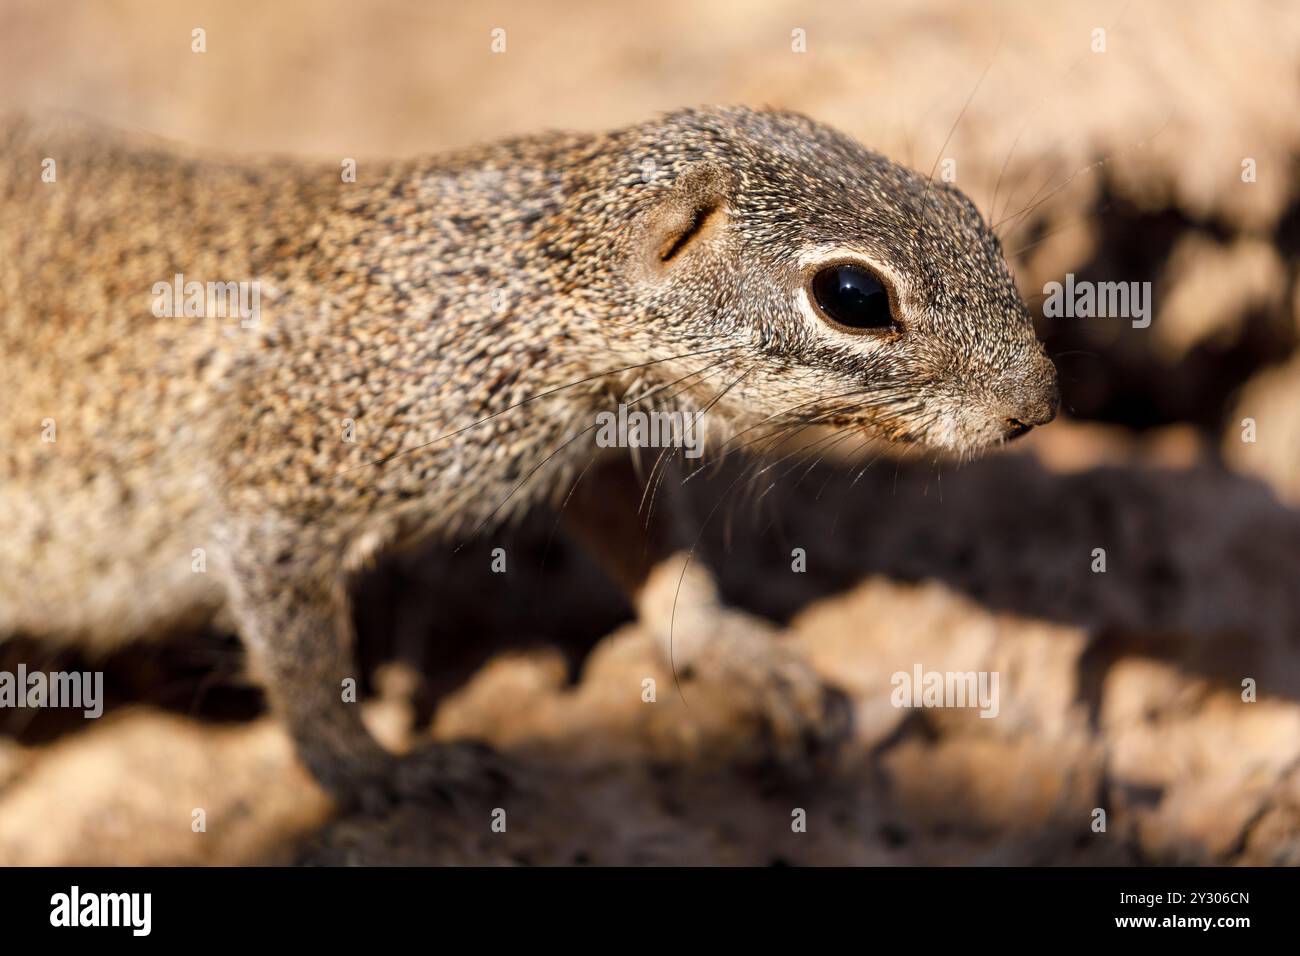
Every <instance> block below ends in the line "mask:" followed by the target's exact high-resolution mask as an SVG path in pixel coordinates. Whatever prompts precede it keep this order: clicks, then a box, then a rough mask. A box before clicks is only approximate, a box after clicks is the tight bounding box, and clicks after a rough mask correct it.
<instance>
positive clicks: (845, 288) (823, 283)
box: [812, 263, 897, 330]
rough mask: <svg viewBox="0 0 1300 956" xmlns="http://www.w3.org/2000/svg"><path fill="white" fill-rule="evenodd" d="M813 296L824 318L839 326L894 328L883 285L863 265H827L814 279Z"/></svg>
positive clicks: (887, 295)
mask: <svg viewBox="0 0 1300 956" xmlns="http://www.w3.org/2000/svg"><path fill="white" fill-rule="evenodd" d="M812 294H813V298H814V299H816V300H817V306H818V307H819V308H820V309H821V310H822V312H823V313H824V314H825V315H826V317H827V318H829V319H830V320H831V321H832V322H836V323H838V324H840V325H846V326H848V327H849V328H851V329H882V330H883V329H893V328H895V327H896V325H897V323H895V321H894V313H893V310H892V309H891V308H890V304H889V293H888V292H886V291H885V286H884V284H883V283H882V282H881V281H880V280H879V279H877V278H876V277H875V276H874V275H873V274H872V273H870V272H868V271H867V270H866V269H864V268H862V266H855V265H853V264H852V263H841V264H840V265H837V266H827V267H826V268H825V269H823V270H821V272H818V273H817V274H816V275H815V276H813V280H812Z"/></svg>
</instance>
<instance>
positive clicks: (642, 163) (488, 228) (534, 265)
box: [0, 109, 1056, 793]
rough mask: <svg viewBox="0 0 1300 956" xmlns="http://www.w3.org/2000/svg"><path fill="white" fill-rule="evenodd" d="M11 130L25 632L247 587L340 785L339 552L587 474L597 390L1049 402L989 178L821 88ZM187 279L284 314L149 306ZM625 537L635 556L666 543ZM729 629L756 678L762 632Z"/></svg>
mask: <svg viewBox="0 0 1300 956" xmlns="http://www.w3.org/2000/svg"><path fill="white" fill-rule="evenodd" d="M0 147H2V150H0V155H2V158H0V199H2V201H3V215H2V216H0V383H3V388H4V390H5V394H4V400H3V404H2V405H0V447H2V448H3V451H0V639H3V637H4V636H6V635H7V634H11V633H15V632H23V633H26V634H29V635H33V636H37V637H41V636H48V637H49V638H50V639H51V640H63V641H78V642H82V643H86V644H90V645H91V646H95V647H101V648H103V647H107V646H111V645H112V644H113V643H115V642H119V641H122V640H127V639H132V638H141V637H147V636H149V635H150V634H152V633H162V632H165V631H167V630H168V629H172V628H175V627H177V626H179V625H181V624H183V623H186V622H193V621H198V620H201V619H202V618H203V617H204V616H207V615H210V614H212V613H213V612H214V611H215V610H216V609H217V608H219V607H221V606H223V605H227V604H228V605H229V606H230V607H231V608H232V610H233V612H234V615H235V619H236V621H237V623H238V626H239V629H240V632H241V634H242V635H243V637H244V638H245V640H246V641H247V642H248V644H249V647H250V650H251V651H252V656H253V658H254V660H255V662H256V663H257V665H258V667H259V669H260V670H261V672H262V673H263V674H264V675H265V677H266V680H267V681H268V683H269V689H270V691H271V697H272V700H273V702H274V703H275V704H276V706H277V709H278V710H280V712H281V713H282V714H283V716H285V717H286V719H287V720H288V722H289V724H290V727H291V729H292V730H293V732H294V734H295V737H296V739H297V741H298V744H299V748H300V752H301V753H302V755H303V757H304V759H305V760H306V762H307V763H308V765H309V766H310V767H311V768H312V769H313V770H314V771H315V772H316V773H317V775H318V777H320V778H321V779H322V781H323V782H325V783H326V784H327V785H329V786H331V788H332V789H334V790H335V791H336V792H340V793H347V792H350V791H351V790H352V788H353V786H354V781H357V780H364V779H372V780H373V779H375V778H376V777H380V778H382V777H383V775H384V774H385V773H387V771H385V770H384V769H383V767H386V766H387V765H388V763H387V759H386V758H385V757H383V756H382V755H381V754H380V752H379V751H378V748H377V747H375V745H374V744H373V743H372V742H371V741H370V740H369V738H368V737H367V736H366V735H365V734H364V731H362V730H361V725H360V722H359V721H358V720H357V718H356V715H355V711H354V709H353V708H351V707H350V706H349V705H348V704H346V703H340V694H339V686H340V681H342V680H344V679H346V678H347V677H349V676H351V675H352V673H353V670H354V667H353V663H352V660H351V653H350V627H349V623H348V604H347V596H346V585H347V581H348V577H349V575H350V573H351V572H352V571H354V570H355V569H356V567H357V566H358V565H359V564H360V563H362V562H364V561H365V560H366V559H367V558H369V557H370V556H371V555H373V554H374V553H375V552H377V551H378V550H380V549H383V548H386V547H388V546H390V545H392V544H394V543H396V542H398V541H400V540H405V539H410V538H420V537H428V536H431V535H432V536H437V535H443V536H447V537H451V536H454V535H460V534H465V533H471V532H474V531H476V530H478V529H480V528H487V527H491V526H492V525H493V524H495V523H497V522H499V521H501V520H503V519H505V518H506V517H507V516H508V515H510V514H512V513H515V512H518V511H519V510H522V509H523V508H526V507H528V506H529V504H530V503H533V502H536V501H537V500H538V498H539V497H541V496H552V497H563V495H564V494H565V493H566V491H567V489H568V488H569V487H570V486H571V485H572V483H573V482H574V481H575V480H576V479H578V478H579V477H581V476H582V475H584V474H585V473H586V471H587V469H588V467H589V466H590V465H591V463H592V461H593V458H594V456H595V455H596V454H597V451H596V449H595V448H594V447H593V441H592V438H593V435H592V433H593V432H594V428H595V425H594V415H595V414H596V413H597V412H599V411H600V410H607V409H611V408H613V407H614V406H615V405H617V404H619V403H627V404H630V405H638V404H639V405H640V406H641V407H643V408H650V407H654V406H659V405H663V406H665V407H670V408H671V407H679V408H687V409H693V410H697V411H699V412H700V413H701V414H702V416H703V424H704V426H705V428H706V430H707V432H708V434H709V436H710V438H711V445H712V447H714V448H717V447H719V446H720V445H725V444H727V443H728V442H729V441H735V440H736V439H738V438H740V437H742V436H744V435H745V434H746V433H747V432H749V433H751V434H753V435H755V436H762V435H763V434H764V432H765V429H768V428H769V423H775V425H776V426H784V425H786V424H790V423H794V424H804V423H809V422H811V423H822V424H830V425H835V426H840V427H847V428H853V429H857V430H862V431H864V432H866V433H870V434H874V435H877V436H881V437H884V438H889V439H901V440H920V441H929V442H931V443H934V444H937V445H944V446H948V447H950V448H954V449H956V450H958V451H960V452H963V453H965V452H968V451H972V450H974V449H977V448H979V447H982V446H984V445H987V444H990V443H994V442H997V441H1000V440H1002V439H1003V438H1005V437H1007V436H1008V435H1011V434H1016V433H1018V432H1019V431H1021V430H1024V429H1025V428H1027V427H1028V426H1029V425H1031V424H1034V423H1036V422H1041V421H1046V420H1048V419H1049V418H1050V417H1051V415H1052V414H1053V413H1054V411H1055V401H1056V399H1055V375H1054V372H1053V371H1052V368H1051V364H1050V362H1048V361H1047V360H1046V359H1045V357H1044V356H1043V355H1042V352H1041V347H1040V346H1039V345H1038V343H1037V341H1036V339H1035V338H1034V335H1033V330H1032V326H1031V324H1030V323H1029V321H1028V313H1027V311H1026V310H1025V308H1024V305H1023V303H1022V302H1021V301H1020V299H1019V296H1018V295H1017V293H1016V291H1015V288H1014V284H1013V283H1012V282H1011V279H1010V274H1009V272H1008V271H1007V268H1006V265H1005V262H1004V261H1003V259H1002V256H1001V252H1000V249H999V247H998V244H997V241H996V239H995V238H994V237H993V236H992V234H991V232H990V231H989V230H988V229H987V227H985V226H984V224H983V222H982V220H981V219H980V217H979V215H978V212H976V211H975V209H974V207H973V206H971V204H970V203H969V202H968V201H967V200H965V198H964V197H962V196H961V195H960V194H959V193H957V192H956V191H955V190H953V189H951V188H949V187H947V186H944V185H941V184H937V183H933V184H932V183H930V182H929V181H927V180H926V179H925V178H923V177H919V176H917V175H915V174H914V173H911V172H909V171H907V170H904V169H902V168H901V167H898V166H896V165H894V164H892V163H890V162H889V161H888V160H886V159H884V158H883V157H880V156H878V155H877V154H874V153H870V152H868V151H867V150H864V149H862V147H860V146H858V145H857V144H856V143H854V142H852V141H851V140H848V139H847V138H845V137H843V136H841V135H839V134H837V133H834V132H833V131H831V130H828V129H826V128H825V127H821V126H819V125H817V124H815V123H812V122H811V121H809V120H807V119H804V118H803V117H799V116H794V115H791V114H781V113H763V112H753V111H749V110H743V109H735V110H687V111H682V112H680V113H676V114H673V115H671V116H669V117H665V118H663V119H662V120H659V121H656V122H653V123H647V124H644V125H642V126H638V127H632V128H629V129H625V130H620V131H616V132H614V133H609V134H603V135H591V136H582V135H546V136H540V137H536V138H531V139H522V140H515V141H510V142H506V143H501V144H496V145H490V146H486V147H482V148H478V149H474V150H469V151H466V152H463V153H460V154H457V155H454V156H450V157H447V158H444V159H439V160H418V161H408V162H396V163H386V164H367V163H365V162H362V163H361V164H360V165H359V166H358V167H357V171H356V181H355V182H350V181H344V180H345V177H342V176H341V175H340V171H341V170H340V168H339V167H337V166H334V167H332V166H328V165H316V166H313V165H308V164H299V163H295V162H291V161H285V160H277V161H262V162H258V163H255V164H233V163H224V162H218V161H213V160H210V159H207V158H201V157H196V156H193V155H183V154H180V153H178V152H176V151H175V150H173V149H171V148H161V147H158V146H156V145H152V144H148V143H144V144H142V143H140V142H137V141H134V140H133V139H131V138H123V137H120V136H118V135H116V134H106V133H105V132H104V131H102V130H85V129H73V130H70V131H65V130H62V129H59V128H56V127H51V126H43V125H33V124H32V123H30V122H29V121H26V120H22V119H19V120H14V121H9V122H8V123H7V124H5V125H4V126H3V127H2V128H0ZM47 158H51V159H53V160H54V161H55V167H54V168H55V169H56V176H55V179H54V181H52V182H46V181H44V180H43V179H42V176H41V173H42V170H43V165H42V163H43V161H44V160H46V159H47ZM824 263H830V266H826V267H823V264H824ZM828 269H829V270H830V271H831V273H833V276H834V277H841V278H842V281H843V282H844V283H847V284H846V285H843V286H834V288H832V290H831V292H830V293H826V291H825V290H826V288H827V287H826V285H825V283H824V282H822V281H821V279H820V277H821V276H823V274H825V273H827V270H828ZM846 269H847V270H848V271H847V272H845V271H844V270H846ZM178 277H179V278H178ZM810 277H813V278H815V279H816V280H817V281H816V282H812V281H811V280H810ZM839 281H840V278H837V279H836V282H839ZM191 282H197V283H200V284H202V285H204V286H206V284H207V283H222V284H224V283H236V284H239V283H245V284H248V286H249V287H255V289H256V291H257V296H258V299H257V302H258V306H259V309H258V312H259V314H257V315H256V316H244V315H227V316H214V315H205V316H202V317H197V316H186V315H185V314H184V310H183V308H182V303H180V302H177V301H173V302H172V304H171V306H170V309H162V310H161V311H162V312H163V313H164V314H161V315H160V314H157V313H158V312H159V311H160V310H159V309H158V308H157V303H158V301H159V295H160V292H159V289H160V288H162V289H165V288H166V287H167V286H171V285H173V284H176V285H180V286H181V287H182V288H185V287H186V286H185V284H187V283H191ZM864 282H865V283H868V285H866V286H863V285H862V283H864ZM810 283H811V284H810ZM819 283H820V284H819ZM855 283H857V285H854V284H855ZM872 283H874V284H872ZM886 288H887V291H888V305H887V306H886V304H885V303H886V299H885V291H886ZM864 289H865V290H866V291H865V292H863V290H864ZM845 290H847V293H846V292H845ZM826 294H830V295H832V296H841V299H837V300H836V301H835V302H832V303H831V304H829V305H828V304H827V303H825V302H823V301H822V297H823V296H824V295H826ZM843 294H847V295H848V297H847V298H842V295H843ZM864 296H865V297H864ZM873 296H874V298H873ZM864 303H865V304H866V305H864ZM868 306H869V308H867V307H868ZM864 308H867V311H866V312H863V311H862V309H864ZM828 309H829V311H827V310H828ZM845 309H847V310H848V311H847V312H843V310H845ZM873 309H874V311H872V310H873ZM854 310H858V311H857V312H855V311H854ZM168 312H170V313H171V314H166V313H168ZM832 313H834V314H835V315H834V318H833V319H832V318H831V314H832ZM868 313H869V314H868ZM845 315H847V316H848V318H847V319H845V318H844V316H845ZM859 319H861V322H859V321H858V320H859ZM845 321H847V322H848V324H849V326H854V327H846V326H845V325H844V322H845ZM873 323H874V324H873ZM881 323H883V324H881ZM250 326H251V327H250ZM51 438H52V439H53V440H52V441H51V440H49V439H51ZM733 447H735V446H734V445H733ZM597 504H598V505H601V504H607V503H601V502H597ZM634 506H635V502H634ZM573 510H577V505H576V504H575V505H574V506H573ZM633 513H634V514H635V507H634V508H633ZM614 523H615V522H613V521H611V520H608V519H607V516H606V517H602V518H600V519H599V520H598V521H596V522H595V524H596V525H598V526H602V527H598V528H597V530H598V531H600V532H602V533H604V534H605V535H606V536H608V535H609V534H610V533H611V532H613V533H614V535H615V536H616V537H617V536H618V535H619V534H620V533H622V534H624V535H626V534H632V533H635V528H636V526H637V523H636V522H635V521H633V522H632V523H631V524H630V525H628V527H630V528H632V529H634V530H632V531H628V532H620V531H619V529H617V528H615V527H613V525H614ZM666 537H667V536H666V535H665V538H666ZM615 545H616V546H615V548H614V549H613V550H612V551H611V554H612V557H613V561H614V562H615V563H616V564H619V565H620V567H619V568H618V569H616V572H615V573H617V574H619V575H620V577H621V579H623V580H624V582H625V583H626V584H628V586H629V588H631V589H633V590H636V589H637V588H639V587H640V582H641V581H642V580H643V579H644V575H645V569H644V568H641V567H638V566H637V564H638V562H637V560H636V556H637V555H638V554H640V553H641V550H642V548H641V545H640V544H639V543H638V542H636V541H634V540H627V539H626V537H624V538H622V539H620V540H618V541H616V542H615ZM702 629H704V630H707V627H705V628H702ZM754 646H756V645H754ZM729 653H730V652H729ZM746 653H747V652H746ZM739 659H740V658H739V657H738V656H737V654H736V653H732V657H731V658H729V661H730V663H729V664H728V665H727V666H729V667H731V670H729V671H727V673H728V674H729V675H730V677H729V678H728V679H729V680H730V681H731V682H732V683H735V682H736V681H737V680H747V679H748V678H747V677H745V678H737V676H736V675H738V674H741V673H742V671H743V670H744V668H747V667H748V668H751V669H752V670H753V672H754V673H757V672H758V671H760V670H761V669H762V666H763V665H761V664H760V663H757V662H760V661H761V660H762V659H763V658H762V655H761V654H757V652H756V653H755V657H754V660H753V661H750V660H749V659H748V658H746V659H745V661H744V663H743V664H738V661H739ZM783 666H784V665H783ZM723 670H726V667H724V668H723ZM755 680H756V681H758V682H760V683H761V682H762V681H767V682H768V683H769V684H770V685H771V686H773V687H775V686H785V687H788V686H789V685H790V684H791V683H792V681H791V680H790V679H789V678H788V677H782V678H781V679H779V680H777V679H769V678H767V677H762V676H759V677H756V678H755Z"/></svg>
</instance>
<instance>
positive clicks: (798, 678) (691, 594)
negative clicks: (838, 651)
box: [638, 557, 852, 769]
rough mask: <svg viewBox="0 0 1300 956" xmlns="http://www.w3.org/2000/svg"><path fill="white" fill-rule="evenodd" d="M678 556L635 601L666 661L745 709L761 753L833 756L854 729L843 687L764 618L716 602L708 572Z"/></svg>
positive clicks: (790, 762) (702, 689)
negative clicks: (830, 682)
mask: <svg viewBox="0 0 1300 956" xmlns="http://www.w3.org/2000/svg"><path fill="white" fill-rule="evenodd" d="M682 568H683V563H682V559H681V558H680V557H678V558H677V559H674V560H670V561H668V562H665V563H664V564H663V565H661V566H660V568H658V569H656V571H655V573H654V574H653V575H652V576H651V579H650V581H649V582H648V584H647V586H646V588H645V590H644V592H643V593H642V595H641V600H640V601H639V602H638V605H639V607H638V610H639V612H640V619H641V623H642V625H643V626H644V627H646V628H647V629H648V630H649V631H650V632H651V634H652V635H653V636H654V638H655V640H656V643H657V644H658V645H659V650H660V654H661V657H662V659H663V660H665V661H666V662H668V663H669V665H670V666H671V667H672V669H673V670H674V672H675V674H676V676H677V677H678V678H679V679H680V681H681V689H682V694H683V696H684V697H685V698H686V702H687V705H688V706H689V704H690V700H691V695H692V693H695V694H699V695H701V697H703V698H705V699H707V700H708V701H709V704H710V706H711V707H712V706H722V707H725V708H726V709H727V710H729V711H732V712H735V713H739V714H743V715H745V718H746V719H748V720H750V721H752V724H753V725H754V726H755V728H756V732H757V734H758V735H759V738H760V740H761V741H762V744H763V748H762V755H763V757H764V758H766V759H771V760H773V761H775V762H776V763H777V764H779V765H781V766H782V767H784V768H786V769H797V768H800V767H803V766H806V765H808V764H809V763H810V762H813V761H815V760H818V759H821V758H824V757H827V756H830V755H833V753H834V751H835V750H836V749H837V748H838V747H839V745H840V744H841V743H843V742H844V741H845V740H846V739H847V738H848V736H849V734H850V731H851V729H852V720H851V712H850V708H849V703H848V699H847V697H846V696H845V695H844V693H843V692H841V691H839V690H837V689H835V688H833V687H830V686H828V685H827V684H826V683H825V682H824V681H823V680H822V678H821V677H820V675H818V673H817V672H816V671H815V670H814V669H813V667H812V665H810V664H809V663H808V662H807V660H805V659H804V657H803V656H802V655H801V654H799V652H798V651H797V649H795V648H793V647H791V646H789V645H788V644H786V643H785V642H783V641H782V640H781V638H780V637H779V636H778V632H777V629H776V628H775V627H774V626H773V625H772V624H770V623H769V622H767V621H765V620H763V619H761V618H758V617H755V616H753V615H751V614H747V613H744V612H742V611H738V610H735V609H733V608H728V607H726V606H724V605H723V604H721V602H720V601H719V600H718V598H717V592H716V589H715V588H714V585H713V582H712V579H711V577H710V576H709V573H708V571H707V570H705V569H704V568H702V567H700V566H699V565H696V564H690V565H686V571H685V573H684V574H683V572H682Z"/></svg>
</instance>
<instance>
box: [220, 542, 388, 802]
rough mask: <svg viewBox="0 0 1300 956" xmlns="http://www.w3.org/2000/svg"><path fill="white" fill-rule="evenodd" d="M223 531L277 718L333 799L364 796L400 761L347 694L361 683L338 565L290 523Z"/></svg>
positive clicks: (236, 600) (232, 580) (233, 586)
mask: <svg viewBox="0 0 1300 956" xmlns="http://www.w3.org/2000/svg"><path fill="white" fill-rule="evenodd" d="M225 530H226V537H227V539H228V541H227V545H226V552H227V563H228V578H229V592H230V594H229V596H230V603H231V609H232V610H233V612H234V615H235V619H236V622H237V624H238V627H239V632H240V636H241V637H242V639H243V641H244V644H245V647H246V648H247V650H248V652H249V656H250V659H251V663H252V666H253V669H254V671H255V673H256V676H257V677H258V678H259V679H260V680H261V682H262V684H263V686H264V687H265V688H266V692H267V697H268V699H269V701H270V704H271V708H272V711H273V712H274V713H275V714H276V715H277V716H278V717H279V718H280V719H281V720H283V721H284V722H285V725H286V727H287V728H288V730H289V733H290V735H291V736H292V738H293V741H294V745H295V747H296V749H297V753H298V756H299V759H300V760H301V761H302V762H303V764H304V765H305V766H306V767H307V769H308V770H309V771H310V772H311V774H312V775H313V776H314V777H315V778H316V780H317V781H319V782H320V784H321V785H322V786H323V787H325V789H326V790H327V791H328V792H329V793H330V795H331V796H333V797H334V798H335V799H337V800H339V801H340V802H342V803H352V802H355V801H356V800H359V799H365V798H366V796H367V793H366V791H367V788H375V787H381V786H382V785H383V781H384V780H386V779H387V778H388V776H390V774H391V769H392V763H393V760H394V758H393V757H392V755H390V754H389V753H388V752H387V751H386V750H384V749H383V747H381V746H380V745H379V743H378V742H377V741H376V740H375V739H374V738H373V737H372V736H371V735H370V733H369V731H367V730H366V728H365V725H364V724H363V723H362V720H361V711H360V705H359V704H358V703H356V702H355V701H356V699H357V695H356V693H355V692H353V693H350V694H349V693H345V690H346V689H347V688H348V687H349V686H350V687H351V688H355V687H356V685H357V684H358V683H359V680H357V678H358V674H357V664H356V661H355V656H354V648H353V645H354V638H353V630H352V621H351V615H350V613H349V604H348V598H347V592H346V588H345V578H344V576H343V573H342V568H341V567H340V566H339V564H338V563H337V561H336V560H334V559H333V558H332V557H326V556H325V555H326V554H328V552H326V551H324V550H323V548H322V546H321V544H320V543H319V542H318V541H316V540H314V539H313V538H311V537H308V536H306V534H305V533H304V530H305V529H303V528H301V527H298V526H296V525H295V524H293V523H289V522H278V523H277V522H275V521H269V522H268V521H257V522H248V523H245V524H241V523H238V522H232V523H231V525H230V526H228V527H227V528H226V529H225ZM349 680H350V681H352V683H351V685H348V684H345V682H346V681H349Z"/></svg>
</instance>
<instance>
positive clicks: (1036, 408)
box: [1006, 356, 1061, 438]
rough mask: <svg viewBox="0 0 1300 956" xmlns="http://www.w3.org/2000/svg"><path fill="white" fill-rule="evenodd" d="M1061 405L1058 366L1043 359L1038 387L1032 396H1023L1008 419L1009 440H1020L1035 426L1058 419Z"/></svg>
mask: <svg viewBox="0 0 1300 956" xmlns="http://www.w3.org/2000/svg"><path fill="white" fill-rule="evenodd" d="M1060 405H1061V392H1060V388H1059V386H1058V384H1057V377H1056V366H1055V365H1053V364H1052V360H1051V359H1049V358H1047V357H1046V356H1044V357H1043V366H1042V369H1041V371H1040V372H1039V377H1038V380H1037V383H1036V387H1035V388H1034V389H1033V392H1032V394H1030V395H1022V397H1021V400H1020V401H1019V402H1018V403H1017V404H1016V406H1014V410H1013V411H1012V414H1011V415H1010V416H1009V417H1008V418H1007V419H1006V423H1007V438H1018V437H1020V436H1021V435H1023V434H1024V433H1025V432H1027V431H1029V429H1031V428H1033V427H1034V426H1035V425H1046V424H1047V423H1048V422H1050V421H1051V420H1052V419H1053V418H1055V417H1056V412H1057V409H1058V408H1060Z"/></svg>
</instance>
